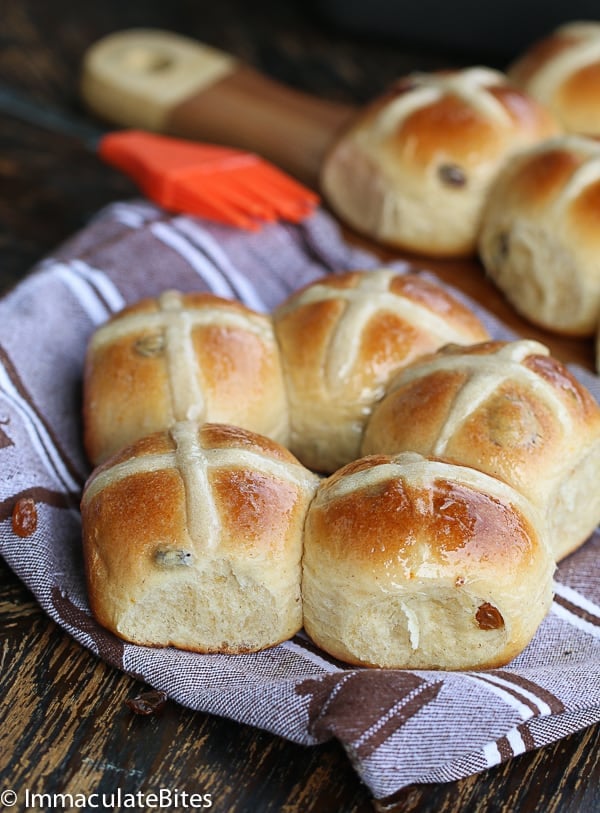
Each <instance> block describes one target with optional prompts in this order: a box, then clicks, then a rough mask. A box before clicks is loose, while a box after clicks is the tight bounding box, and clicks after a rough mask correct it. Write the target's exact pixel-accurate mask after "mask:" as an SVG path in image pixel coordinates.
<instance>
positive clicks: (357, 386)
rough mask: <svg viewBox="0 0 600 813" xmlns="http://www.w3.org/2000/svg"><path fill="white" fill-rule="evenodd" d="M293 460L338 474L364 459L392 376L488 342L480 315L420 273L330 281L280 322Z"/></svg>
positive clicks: (303, 296)
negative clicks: (449, 349) (446, 349)
mask: <svg viewBox="0 0 600 813" xmlns="http://www.w3.org/2000/svg"><path fill="white" fill-rule="evenodd" d="M273 323H274V327H275V333H276V336H277V341H278V342H279V346H280V349H281V358H282V364H283V371H284V376H285V381H286V388H287V396H288V403H289V415H290V442H289V447H290V449H291V451H292V452H293V453H294V454H295V455H296V456H297V457H298V458H299V459H300V460H301V461H302V462H303V463H304V465H305V466H308V467H309V468H312V469H314V470H316V471H320V472H327V473H331V472H333V471H335V470H336V469H338V468H339V467H340V466H342V465H345V464H346V463H349V462H350V461H351V460H354V459H355V458H356V457H358V454H359V451H360V443H361V437H362V432H363V429H364V426H365V423H366V422H367V420H368V418H369V415H370V413H371V409H372V408H373V405H374V404H375V403H376V401H377V400H378V399H379V398H381V397H382V396H383V394H384V392H385V388H386V386H387V384H388V382H389V381H390V379H391V378H392V376H393V375H394V374H395V373H396V372H398V370H400V369H402V367H404V366H405V365H407V364H409V363H410V362H412V361H413V360H414V359H415V358H417V357H418V356H420V355H423V354H425V353H429V352H432V351H433V350H436V349H437V348H438V347H441V346H442V345H444V344H446V343H448V342H455V343H459V344H471V343H473V342H478V341H482V340H483V339H485V338H488V334H487V331H486V330H485V328H484V326H483V325H482V324H481V322H480V321H479V320H478V319H477V318H476V317H475V315H474V314H473V313H472V312H471V311H470V310H469V309H468V308H466V306H464V305H463V304H462V303H460V302H459V301H458V300H457V299H455V298H454V297H452V296H450V295H449V294H448V293H446V291H445V290H444V289H443V288H442V287H441V286H437V285H435V284H433V283H431V282H429V281H428V280H426V279H424V278H423V277H422V276H420V275H418V274H397V273H395V272H394V271H391V270H389V269H379V270H373V271H365V272H359V271H355V272H350V273H347V274H340V275H335V276H330V277H325V278H323V279H320V280H318V281H317V282H315V283H313V284H311V285H308V286H306V287H305V288H303V289H302V290H300V291H299V292H297V293H295V294H294V295H292V296H291V297H290V298H289V299H288V300H287V301H286V302H285V303H284V304H283V305H282V306H281V307H279V308H278V309H277V310H276V311H275V313H274V314H273Z"/></svg>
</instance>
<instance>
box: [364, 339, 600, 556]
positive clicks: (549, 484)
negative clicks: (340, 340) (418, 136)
mask: <svg viewBox="0 0 600 813" xmlns="http://www.w3.org/2000/svg"><path fill="white" fill-rule="evenodd" d="M404 451H415V452H419V453H421V454H424V455H433V456H435V457H441V458H444V459H446V460H448V461H451V462H454V463H459V464H461V465H466V466H470V467H471V468H474V469H478V470H479V471H482V472H485V473H486V474H488V475H492V476H494V477H497V478H499V479H501V480H502V481H504V482H505V483H508V484H510V485H511V486H512V487H513V488H514V489H515V490H516V491H518V492H519V493H520V494H522V495H524V496H525V497H526V498H527V499H528V500H529V501H530V502H531V503H532V504H533V505H535V506H536V508H537V510H538V511H539V513H540V515H541V516H542V517H543V519H544V522H545V523H546V525H547V531H548V542H549V544H550V546H551V549H552V553H553V556H554V558H555V559H556V560H557V561H559V560H560V559H563V558H564V557H565V556H566V555H567V554H569V553H571V552H572V551H573V550H575V549H576V548H578V547H579V546H580V545H581V544H582V543H583V542H584V541H585V540H586V539H587V538H588V537H589V536H590V535H591V533H592V532H593V530H594V528H595V527H596V525H597V524H598V522H599V521H600V490H598V489H596V488H594V487H593V486H592V485H591V484H592V483H594V482H596V481H597V480H598V478H599V477H600V407H599V405H598V403H597V401H596V400H595V399H594V398H593V396H592V395H591V394H590V393H589V392H588V390H587V389H586V388H585V387H583V386H582V385H581V384H580V383H579V382H578V381H577V380H576V379H575V378H574V377H573V376H572V375H571V373H570V372H569V371H568V370H567V368H566V367H565V366H564V365H563V364H561V363H560V362H559V361H557V360H556V359H554V358H552V357H551V356H550V355H549V353H548V350H547V348H546V347H545V346H544V345H542V344H540V343H539V342H534V341H526V340H522V341H515V342H485V343H482V344H478V345H473V346H471V347H458V346H452V347H447V348H443V349H442V350H440V351H439V352H438V353H435V354H432V355H430V356H427V357H424V358H421V359H419V360H417V361H416V362H415V363H414V364H412V365H410V366H409V367H407V368H405V369H404V370H403V371H402V372H400V373H399V374H398V376H397V377H396V378H395V379H394V380H393V381H392V382H391V385H390V387H389V388H388V392H387V394H386V396H385V397H384V398H383V399H382V400H381V401H380V402H379V403H378V404H377V405H376V407H375V409H374V411H373V415H372V417H371V420H370V421H369V424H368V426H367V428H366V431H365V434H364V438H363V443H362V448H361V453H362V454H365V455H372V454H382V453H386V454H387V453H389V454H393V453H398V452H404Z"/></svg>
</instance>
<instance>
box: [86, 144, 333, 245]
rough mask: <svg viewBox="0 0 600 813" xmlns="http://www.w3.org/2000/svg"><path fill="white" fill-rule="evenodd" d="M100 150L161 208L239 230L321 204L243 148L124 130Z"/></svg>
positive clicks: (297, 215) (303, 213)
mask: <svg viewBox="0 0 600 813" xmlns="http://www.w3.org/2000/svg"><path fill="white" fill-rule="evenodd" d="M98 152H99V154H100V156H101V157H102V159H103V160H104V161H106V162H107V163H109V164H111V165H112V166H115V167H117V168H118V169H120V170H121V171H122V172H124V173H125V174H126V175H128V176H129V177H130V178H132V179H133V180H134V181H135V182H136V184H137V185H138V187H139V188H140V190H141V191H142V192H143V193H144V194H145V195H146V196H147V197H148V198H150V199H151V200H153V201H155V202H156V203H158V204H160V205H161V206H163V207H164V208H165V209H167V210H169V211H173V212H183V213H186V214H191V215H197V216H199V217H204V218H207V219H209V220H213V221H216V222H219V223H225V224H229V225H233V226H237V227H238V228H243V229H248V230H254V229H257V228H259V227H260V224H261V223H264V222H273V221H275V220H288V221H291V222H299V221H300V220H303V219H304V218H305V217H307V216H308V215H309V214H310V213H311V212H312V211H313V209H314V208H315V206H316V205H317V203H318V201H319V198H318V196H317V195H316V194H315V193H314V192H312V191H311V190H309V189H308V188H306V187H305V186H303V185H302V184H300V183H298V182H297V181H295V180H294V179H292V178H291V177H289V176H288V175H286V174H285V173H284V172H282V171H281V170H279V169H277V168H276V167H275V166H274V165H273V164H270V163H269V162H267V161H265V160H264V159H262V158H260V157H259V156H258V155H256V154H254V153H250V152H246V151H243V150H236V149H233V148H229V147H221V146H216V145H211V144H199V143H196V142H188V141H185V140H182V139H178V138H172V137H169V136H162V135H157V134H155V133H149V132H145V131H143V130H122V131H116V132H114V133H108V134H107V135H104V136H102V137H101V138H100V140H99V143H98Z"/></svg>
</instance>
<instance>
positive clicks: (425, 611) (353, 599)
mask: <svg viewBox="0 0 600 813" xmlns="http://www.w3.org/2000/svg"><path fill="white" fill-rule="evenodd" d="M553 571H554V562H553V559H552V554H551V551H550V549H549V547H548V544H547V540H546V537H545V525H544V523H543V522H542V521H541V520H540V518H539V516H538V514H537V512H536V510H535V508H534V507H533V506H532V505H531V504H530V503H529V501H528V500H526V499H525V498H524V497H523V496H522V495H520V494H519V493H518V492H516V491H515V490H514V489H513V488H511V487H510V486H509V485H507V484H506V483H504V482H501V481H500V480H497V479H496V478H493V477H490V476H489V475H487V474H484V473H482V472H479V471H476V470H474V469H471V468H467V467H464V466H458V465H453V464H450V463H447V462H444V461H440V460H435V459H432V458H425V457H423V456H421V455H418V454H415V453H411V452H408V453H403V454H399V455H396V456H390V455H376V456H371V457H364V458H362V459H361V460H358V461H355V462H354V463H351V464H349V465H348V466H346V467H344V468H342V469H340V470H339V471H337V472H336V473H335V474H334V475H332V476H331V477H330V478H328V479H327V480H325V481H324V482H323V483H322V484H321V486H320V487H319V489H318V491H317V494H316V496H315V499H314V500H313V502H312V503H311V505H310V507H309V509H308V515H307V519H306V529H305V542H304V559H303V584H302V589H303V600H304V626H305V629H306V631H307V633H308V634H309V635H310V636H311V638H312V639H313V640H314V641H315V642H316V643H317V644H318V645H319V646H320V647H321V648H322V649H324V650H325V651H326V652H329V653H330V654H332V655H334V656H335V657H338V658H340V659H342V660H344V661H346V662H348V663H354V664H359V665H366V666H381V667H386V668H417V669H418V668H426V669H432V668H433V669H435V668H440V669H473V668H483V667H493V666H499V665H501V664H503V663H506V662H508V661H509V660H510V659H511V658H513V657H514V656H515V655H516V654H517V653H518V652H520V651H521V650H522V649H523V648H524V647H525V645H526V644H527V643H528V642H529V640H530V639H531V638H532V637H533V635H534V633H535V631H536V629H537V627H538V626H539V624H540V622H541V620H542V619H543V618H544V616H545V615H546V613H547V611H548V609H549V606H550V603H551V598H552V574H553Z"/></svg>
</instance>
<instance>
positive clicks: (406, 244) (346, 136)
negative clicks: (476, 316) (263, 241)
mask: <svg viewBox="0 0 600 813" xmlns="http://www.w3.org/2000/svg"><path fill="white" fill-rule="evenodd" d="M558 132H560V129H559V127H558V125H557V124H556V122H555V120H554V118H553V116H552V115H551V114H550V112H549V111H548V110H546V108H545V107H543V106H542V105H541V104H539V103H538V102H537V101H536V100H535V99H533V98H532V97H531V96H529V95H528V94H526V93H525V92H523V91H522V90H520V89H517V88H516V87H515V86H513V85H511V84H510V83H509V82H508V79H507V77H506V76H505V75H504V74H503V73H501V72H499V71H496V70H491V69H489V68H483V67H475V68H467V69H463V70H448V71H440V72H433V73H415V74H413V75H409V76H407V77H405V78H403V79H401V80H399V81H398V82H397V83H396V84H395V85H394V86H393V87H392V88H391V89H390V90H389V91H388V93H387V94H385V95H384V96H382V97H381V98H379V99H377V100H376V101H375V102H374V103H373V104H372V105H370V106H368V107H367V108H366V109H365V111H364V112H362V113H361V114H360V115H359V116H358V117H357V118H356V120H355V121H354V122H353V123H352V124H351V126H350V127H349V129H347V130H346V131H344V132H343V133H342V134H341V136H340V137H339V139H338V140H337V142H336V143H335V144H334V145H333V147H332V148H331V150H330V151H329V153H328V155H327V156H326V158H325V161H324V163H323V167H322V173H321V189H322V191H323V194H324V195H325V198H326V200H327V201H328V203H329V205H330V206H331V208H332V209H333V210H334V212H335V213H336V214H337V215H338V216H339V217H340V218H341V219H342V220H344V221H345V222H346V223H347V224H348V225H350V226H352V227H353V228H354V229H356V230H357V231H359V232H361V233H363V234H366V235H368V236H370V237H373V238H375V239H376V240H378V241H380V242H382V243H384V244H388V245H390V246H393V247H396V248H402V249H405V250H408V251H411V252H417V253H422V254H426V255H431V256H454V257H460V256H469V255H472V254H474V253H475V251H476V243H477V232H478V229H479V224H480V221H481V209H482V206H483V203H484V201H485V198H486V195H487V192H488V189H489V186H490V184H491V182H492V181H493V179H494V177H495V176H496V174H497V172H498V170H499V169H500V167H501V166H502V165H503V164H504V162H505V160H506V159H507V157H508V156H510V155H511V154H513V153H514V152H516V151H517V150H520V149H522V148H524V147H527V146H530V145H531V144H535V143H537V142H538V141H540V140H542V139H545V138H548V137H550V136H551V135H555V134H557V133H558Z"/></svg>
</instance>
